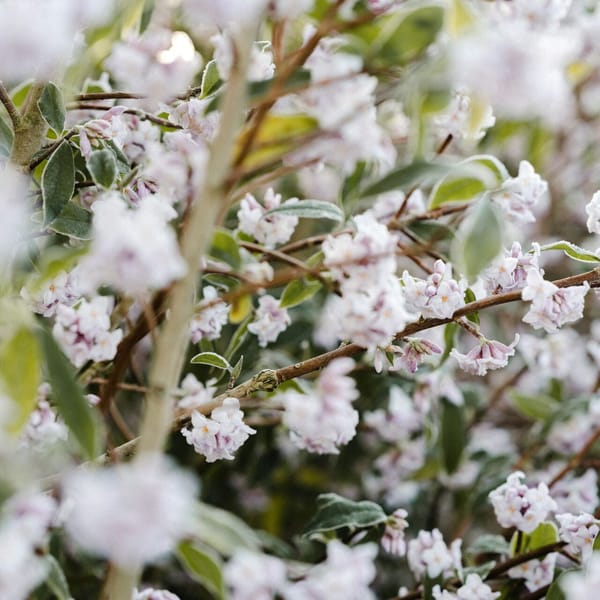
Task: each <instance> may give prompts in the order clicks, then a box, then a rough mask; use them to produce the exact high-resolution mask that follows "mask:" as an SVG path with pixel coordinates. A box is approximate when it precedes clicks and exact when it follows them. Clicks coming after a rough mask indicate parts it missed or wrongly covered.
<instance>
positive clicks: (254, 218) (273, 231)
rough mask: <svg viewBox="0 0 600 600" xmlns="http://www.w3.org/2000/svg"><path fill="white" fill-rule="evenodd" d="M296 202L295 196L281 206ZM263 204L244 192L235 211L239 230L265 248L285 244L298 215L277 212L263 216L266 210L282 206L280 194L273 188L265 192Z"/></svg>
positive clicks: (294, 227)
mask: <svg viewBox="0 0 600 600" xmlns="http://www.w3.org/2000/svg"><path fill="white" fill-rule="evenodd" d="M296 202H298V199H297V198H290V199H289V200H286V201H285V202H284V203H283V206H286V205H289V204H294V203H296ZM263 204H264V206H263V205H261V204H260V203H259V202H258V201H257V200H256V198H255V197H254V196H253V195H252V194H246V196H245V197H244V198H243V199H242V201H241V203H240V209H239V210H238V213H237V216H238V219H239V223H240V224H239V229H240V231H243V232H244V233H247V234H248V235H251V236H252V237H254V239H256V240H257V241H259V242H260V243H261V244H264V245H265V246H266V247H267V248H274V247H275V246H276V245H277V244H285V242H287V241H288V240H289V239H290V238H291V237H292V234H293V233H294V230H295V229H296V226H297V225H298V217H295V216H290V215H279V214H273V215H269V216H267V217H265V216H264V214H265V213H266V212H267V211H268V210H271V209H273V208H277V207H278V206H282V204H281V194H276V193H275V192H274V191H273V188H269V189H268V190H267V191H266V192H265V196H264V199H263Z"/></svg>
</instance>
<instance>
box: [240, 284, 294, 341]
mask: <svg viewBox="0 0 600 600" xmlns="http://www.w3.org/2000/svg"><path fill="white" fill-rule="evenodd" d="M291 322H292V320H291V318H290V315H289V314H288V311H287V310H286V309H285V308H281V306H280V305H279V300H277V299H276V298H273V296H269V295H268V294H265V295H264V296H261V297H260V298H259V300H258V308H257V309H256V311H255V313H254V320H253V321H252V322H251V323H250V324H249V325H248V331H249V332H250V333H253V334H254V335H255V336H257V337H258V344H259V346H261V348H264V347H265V346H266V345H267V344H268V343H269V342H274V341H275V340H276V339H277V338H278V337H279V334H280V333H281V332H282V331H285V330H286V329H287V328H288V326H289V324H290V323H291Z"/></svg>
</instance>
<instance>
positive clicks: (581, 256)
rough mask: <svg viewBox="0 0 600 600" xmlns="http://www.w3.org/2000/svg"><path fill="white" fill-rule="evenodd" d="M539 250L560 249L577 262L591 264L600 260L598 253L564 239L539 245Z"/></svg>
mask: <svg viewBox="0 0 600 600" xmlns="http://www.w3.org/2000/svg"><path fill="white" fill-rule="evenodd" d="M540 250H541V251H542V252H544V251H546V250H562V251H563V252H564V253H565V254H566V255H567V256H568V257H569V258H572V259H573V260H577V261H579V262H583V263H593V264H596V263H599V262H600V255H598V254H596V253H595V252H591V251H590V250H585V249H584V248H580V247H579V246H577V245H576V244H573V243H571V242H567V241H565V240H562V241H560V242H554V243H552V244H545V245H544V246H540Z"/></svg>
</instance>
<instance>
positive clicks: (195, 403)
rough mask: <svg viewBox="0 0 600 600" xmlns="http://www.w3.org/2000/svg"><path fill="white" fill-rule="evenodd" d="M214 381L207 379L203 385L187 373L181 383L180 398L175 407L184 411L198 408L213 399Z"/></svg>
mask: <svg viewBox="0 0 600 600" xmlns="http://www.w3.org/2000/svg"><path fill="white" fill-rule="evenodd" d="M216 382H217V380H216V379H209V380H208V381H207V382H206V383H205V384H204V383H202V382H200V381H198V380H197V379H196V377H195V376H194V375H193V374H192V373H188V374H187V375H186V376H185V377H184V378H183V381H182V382H181V388H180V389H181V394H182V396H181V398H180V399H179V401H178V402H177V407H178V408H181V409H185V410H190V409H192V408H199V407H201V406H202V405H203V404H206V403H208V402H210V401H211V400H212V399H213V396H214V394H215V390H216V389H217V388H216V386H215V384H216Z"/></svg>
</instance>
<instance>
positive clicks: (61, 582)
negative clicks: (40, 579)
mask: <svg viewBox="0 0 600 600" xmlns="http://www.w3.org/2000/svg"><path fill="white" fill-rule="evenodd" d="M44 560H45V561H46V563H47V565H48V576H47V577H46V582H45V583H46V586H47V587H48V588H49V589H50V591H51V592H52V594H54V598H55V600H71V599H72V598H73V596H72V595H71V592H70V590H69V582H68V581H67V578H66V576H65V574H64V572H63V570H62V567H61V566H60V564H59V562H58V561H57V560H56V558H54V556H52V555H51V554H47V555H46V556H45V557H44Z"/></svg>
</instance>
